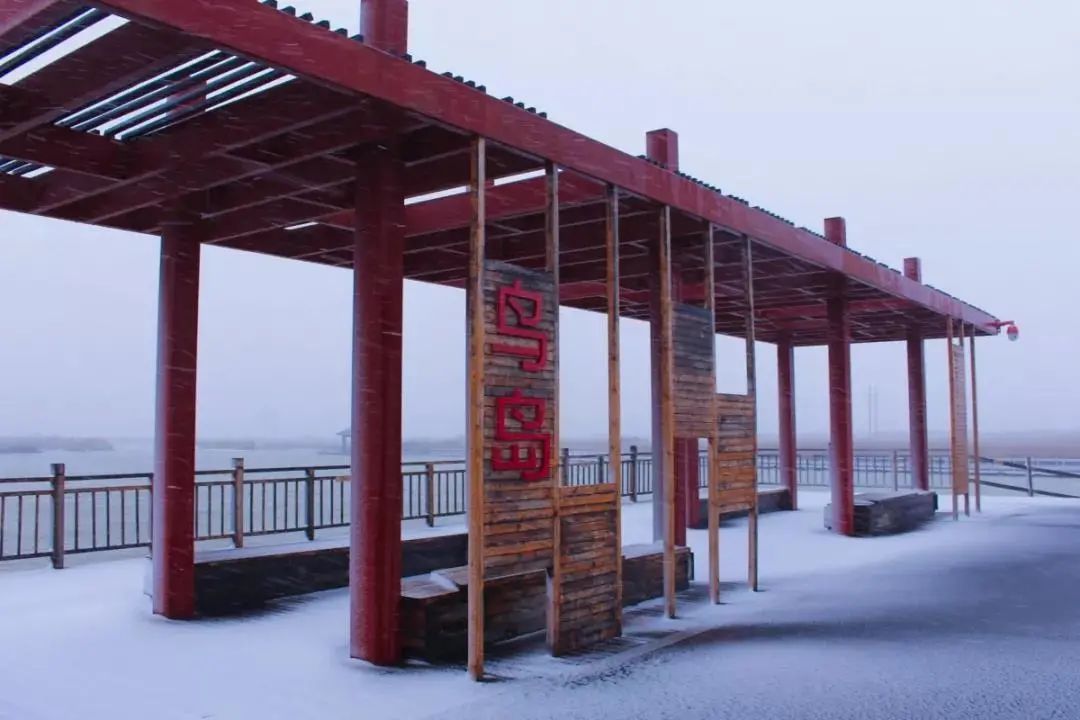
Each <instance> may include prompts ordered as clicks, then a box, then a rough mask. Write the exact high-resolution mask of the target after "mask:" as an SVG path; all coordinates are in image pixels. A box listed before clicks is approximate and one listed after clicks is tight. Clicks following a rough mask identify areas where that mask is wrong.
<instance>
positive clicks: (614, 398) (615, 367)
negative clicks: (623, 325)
mask: <svg viewBox="0 0 1080 720" xmlns="http://www.w3.org/2000/svg"><path fill="white" fill-rule="evenodd" d="M606 230H607V235H606V237H605V245H606V247H607V316H608V325H607V331H608V332H607V340H608V347H607V351H608V353H607V355H608V363H607V380H608V453H609V455H610V457H611V482H613V483H614V484H615V612H616V615H617V622H618V628H619V634H620V635H621V634H622V623H623V619H622V392H621V383H620V379H619V316H620V313H621V309H620V304H619V299H620V298H619V189H618V188H617V187H615V186H613V185H608V187H607V224H606ZM630 450H631V453H632V456H633V457H634V458H635V461H636V456H637V448H636V447H631V448H630ZM632 472H633V471H632ZM631 476H633V474H632V475H631ZM632 492H633V493H634V495H636V492H637V491H636V490H632ZM632 497H633V496H632Z"/></svg>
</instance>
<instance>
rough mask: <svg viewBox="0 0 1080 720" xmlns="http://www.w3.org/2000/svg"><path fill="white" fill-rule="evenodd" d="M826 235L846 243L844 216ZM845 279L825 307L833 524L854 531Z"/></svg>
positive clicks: (848, 532) (828, 227)
mask: <svg viewBox="0 0 1080 720" xmlns="http://www.w3.org/2000/svg"><path fill="white" fill-rule="evenodd" d="M825 237H826V238H827V239H828V240H829V241H830V242H833V243H836V244H837V245H841V246H845V247H846V246H847V229H846V225H845V223H844V219H843V218H829V219H827V220H826V221H825ZM844 283H845V281H844V278H843V277H838V278H836V286H835V287H834V289H833V294H832V297H830V298H829V300H828V302H827V307H826V314H827V321H828V329H827V331H826V333H827V338H828V348H829V430H830V439H831V442H830V452H831V455H830V458H829V461H830V465H831V467H832V513H833V517H832V527H833V531H834V532H838V533H840V534H842V535H853V534H854V532H855V473H854V470H855V448H854V445H855V443H854V438H853V435H852V425H851V335H850V328H849V323H848V305H847V297H846V296H845V287H844Z"/></svg>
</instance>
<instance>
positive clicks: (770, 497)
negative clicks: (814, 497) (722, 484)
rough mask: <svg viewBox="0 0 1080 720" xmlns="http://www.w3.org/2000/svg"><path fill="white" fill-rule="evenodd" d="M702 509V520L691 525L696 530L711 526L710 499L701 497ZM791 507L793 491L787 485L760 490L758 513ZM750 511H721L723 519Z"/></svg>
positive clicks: (744, 515) (744, 514)
mask: <svg viewBox="0 0 1080 720" xmlns="http://www.w3.org/2000/svg"><path fill="white" fill-rule="evenodd" d="M700 502H701V511H700V512H699V513H698V517H700V518H701V521H700V522H697V523H694V524H692V525H690V527H691V528H693V529H694V530H706V529H708V527H709V500H708V498H701V501H700ZM790 509H791V493H790V492H789V491H788V489H787V488H785V487H777V488H769V489H767V490H758V514H759V515H763V514H765V513H771V512H780V511H782V510H790ZM747 514H748V511H746V510H736V511H734V512H727V513H721V515H720V519H721V520H730V519H732V518H740V517H746V516H747Z"/></svg>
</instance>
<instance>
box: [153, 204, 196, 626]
mask: <svg viewBox="0 0 1080 720" xmlns="http://www.w3.org/2000/svg"><path fill="white" fill-rule="evenodd" d="M199 240H200V237H199V234H198V225H197V221H196V220H195V218H194V217H193V216H192V215H188V214H183V213H181V214H177V215H175V216H173V217H172V218H171V219H170V221H169V224H168V225H167V226H166V227H165V230H164V232H163V233H162V238H161V280H160V285H159V298H158V351H157V353H158V354H157V412H156V415H155V418H156V421H155V427H154V478H153V486H154V487H153V494H152V502H153V533H152V541H151V556H152V558H153V578H154V582H153V589H154V593H153V603H154V612H155V613H157V614H159V615H164V616H165V617H168V618H173V619H186V618H190V617H193V616H194V615H195V537H194V527H195V384H196V383H195V378H196V368H197V365H198V362H197V357H198V337H199V329H198V326H199V249H200V246H199Z"/></svg>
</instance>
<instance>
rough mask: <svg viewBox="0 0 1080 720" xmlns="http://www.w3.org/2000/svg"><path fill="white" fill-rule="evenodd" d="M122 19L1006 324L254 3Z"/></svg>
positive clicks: (960, 313) (130, 11) (124, 0)
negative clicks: (154, 27)
mask: <svg viewBox="0 0 1080 720" xmlns="http://www.w3.org/2000/svg"><path fill="white" fill-rule="evenodd" d="M91 4H92V5H96V6H99V7H101V8H104V9H106V10H109V11H111V12H115V13H116V14H119V15H122V16H125V17H128V18H130V19H133V20H137V21H140V22H144V23H148V24H151V25H157V26H163V27H168V28H172V29H174V30H176V31H179V32H182V33H184V34H186V35H189V36H193V37H199V38H204V39H206V40H207V41H209V42H211V43H213V44H214V45H216V46H219V47H223V48H227V49H229V50H231V51H233V52H236V53H238V54H240V55H244V56H247V57H249V58H251V59H253V60H258V61H261V62H264V63H266V64H268V65H272V66H276V67H278V68H281V69H284V70H286V71H288V72H290V73H293V74H296V75H299V76H302V77H305V78H307V79H309V80H311V81H313V82H316V83H320V84H324V85H328V86H330V87H333V88H335V89H339V90H342V89H343V90H346V91H349V92H355V93H360V94H363V95H368V96H371V97H375V98H378V99H381V100H383V101H386V102H388V103H391V104H393V105H396V106H398V107H401V108H403V109H406V110H408V111H411V112H414V113H417V114H420V115H423V116H426V117H428V118H430V119H432V120H434V121H436V122H439V123H443V124H445V125H447V126H451V127H455V128H458V129H460V130H462V131H464V132H467V133H470V134H475V135H479V136H482V137H485V138H488V139H490V140H492V141H495V142H497V143H500V144H502V145H505V146H507V147H510V148H514V149H516V150H518V151H520V152H523V153H526V154H530V155H535V156H536V157H538V158H542V159H545V160H550V161H552V162H554V163H556V164H558V165H561V166H563V167H566V168H569V169H572V170H574V171H576V172H579V173H582V174H584V175H588V176H591V177H594V178H596V179H598V180H601V181H603V182H607V183H611V184H613V185H615V186H617V187H619V188H621V189H623V190H625V191H628V192H630V193H633V194H636V195H640V196H642V197H645V198H648V199H650V200H653V201H655V202H657V203H661V204H665V205H670V206H672V207H674V208H677V209H679V210H682V211H683V212H686V213H689V214H691V215H695V216H697V217H701V218H703V219H706V220H708V221H710V222H713V223H716V224H717V225H721V226H724V227H727V228H730V229H732V230H735V231H736V232H739V233H742V234H745V235H748V236H750V237H751V238H753V239H754V240H756V241H758V242H762V243H764V244H766V245H769V246H772V247H774V248H776V249H778V250H780V251H782V252H785V253H787V254H790V255H793V256H795V257H798V258H801V259H803V260H806V261H808V262H811V263H813V264H815V265H819V266H821V267H824V268H827V269H831V270H835V271H838V272H841V273H843V274H845V275H847V276H848V277H850V278H851V279H852V280H855V281H858V282H862V283H865V284H867V285H869V286H872V287H875V288H877V289H879V290H881V291H883V292H885V293H888V294H890V295H893V296H896V297H899V298H904V299H907V300H910V301H911V302H913V303H916V304H919V305H922V306H924V307H927V308H929V309H931V310H933V311H935V312H937V313H940V314H942V315H947V316H950V317H953V318H957V319H960V320H962V321H964V322H966V323H970V324H972V325H974V326H976V327H977V328H979V329H980V330H981V331H984V332H989V333H996V332H997V328H996V327H995V326H994V325H993V323H994V322H995V320H996V318H994V317H993V316H991V315H989V314H987V313H985V312H982V311H980V310H978V309H976V308H974V307H972V306H970V305H968V304H966V303H963V302H961V301H960V300H957V299H955V298H952V297H950V296H948V295H946V294H945V293H942V292H940V291H937V290H935V289H933V288H930V287H927V286H925V285H922V284H921V283H918V282H915V281H914V280H911V279H908V278H905V277H904V276H903V275H900V274H899V273H897V272H895V271H893V270H891V269H889V268H886V267H883V266H881V265H879V264H878V263H876V262H873V261H871V260H869V259H866V258H863V257H861V256H859V255H857V254H855V253H852V252H850V251H848V250H846V249H844V248H842V247H839V246H837V245H833V244H832V243H829V242H828V241H826V240H824V239H822V238H821V237H819V236H817V235H815V234H814V233H811V232H809V231H807V230H804V229H800V228H796V227H793V226H791V225H788V224H787V223H785V222H783V221H781V220H779V219H777V218H774V217H772V216H770V215H769V214H767V213H764V212H761V211H760V210H756V209H754V208H750V207H748V206H746V205H743V204H742V203H740V202H738V201H735V200H733V199H731V198H728V197H724V196H722V195H721V194H719V193H717V192H715V191H713V190H710V189H708V188H705V187H703V186H701V185H698V184H697V183H695V182H693V181H691V180H689V179H686V178H683V177H680V176H678V175H675V174H674V173H671V172H669V171H667V170H665V169H663V168H661V167H657V166H655V165H652V164H650V163H648V162H646V161H644V160H641V159H639V158H636V157H633V156H631V155H629V154H627V153H624V152H622V151H620V150H617V149H615V148H612V147H610V146H608V145H605V144H604V143H601V142H599V141H596V140H593V139H591V138H588V137H586V136H584V135H581V134H580V133H577V132H574V131H573V130H570V129H568V128H565V127H563V126H561V125H558V124H556V123H554V122H551V121H549V120H547V119H545V118H542V117H540V116H538V115H535V114H533V113H529V112H527V111H525V110H522V109H520V108H517V107H514V106H513V105H511V104H509V103H506V102H503V101H501V100H498V99H496V98H494V97H491V96H489V95H486V94H485V93H483V92H480V91H478V90H476V89H473V88H470V87H468V86H466V85H463V84H461V83H458V82H456V81H454V80H452V79H449V78H444V77H441V76H439V75H437V74H435V73H432V72H430V71H428V70H426V69H424V68H422V67H420V66H417V65H414V64H412V63H410V62H407V61H405V60H403V59H400V58H397V57H394V56H392V55H389V54H387V53H384V52H382V51H379V50H376V49H375V48H373V47H370V46H368V45H364V44H363V43H357V42H354V41H352V40H349V39H348V38H345V37H343V36H340V35H337V34H335V33H331V32H327V31H325V30H324V29H323V28H320V27H317V26H314V25H310V24H308V23H301V22H296V20H295V19H294V18H292V17H290V16H288V15H285V14H283V13H280V12H278V11H276V10H274V9H272V8H270V7H268V6H264V5H261V4H258V3H255V2H252V1H251V0H185V1H184V2H177V3H171V2H170V3H164V2H160V1H159V0H94V1H93V2H92V3H91Z"/></svg>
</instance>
